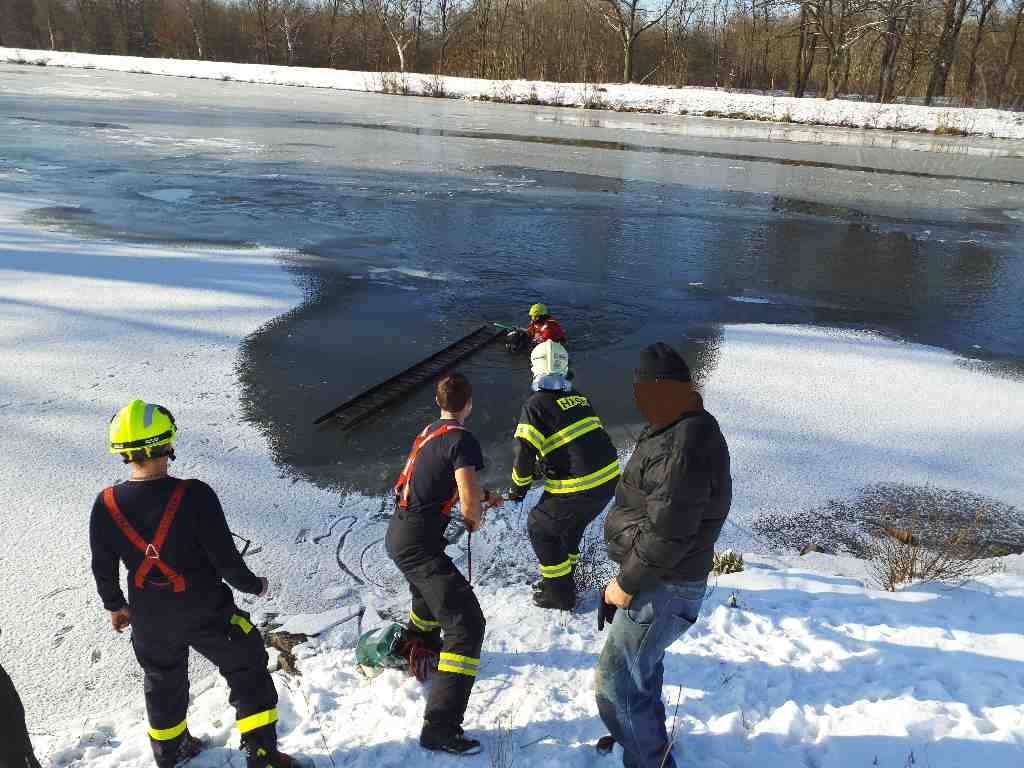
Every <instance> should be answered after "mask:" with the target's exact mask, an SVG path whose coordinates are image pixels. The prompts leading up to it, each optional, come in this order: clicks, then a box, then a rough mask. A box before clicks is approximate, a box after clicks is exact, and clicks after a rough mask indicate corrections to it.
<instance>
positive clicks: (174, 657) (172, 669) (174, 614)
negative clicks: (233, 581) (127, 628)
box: [132, 587, 277, 767]
mask: <svg viewBox="0 0 1024 768" xmlns="http://www.w3.org/2000/svg"><path fill="white" fill-rule="evenodd" d="M224 592H225V593H226V594H225V595H224V599H222V600H220V601H218V602H217V603H216V606H217V607H215V608H213V609H209V608H207V609H206V610H205V611H203V612H201V613H199V615H191V614H189V612H188V610H187V607H186V606H185V605H184V604H180V605H177V606H176V609H175V610H169V607H170V606H169V605H158V606H153V605H145V604H144V605H138V603H139V602H143V601H145V599H146V598H145V597H144V596H140V597H139V598H138V599H137V600H136V603H135V604H133V606H132V614H133V615H132V645H133V646H134V648H135V658H137V659H138V661H139V664H140V665H141V666H142V670H143V673H144V676H145V683H144V685H145V693H146V712H147V713H148V715H149V737H150V743H151V744H152V747H153V756H154V757H155V758H156V762H157V765H159V766H161V767H162V766H165V765H167V766H173V765H174V764H175V762H176V761H177V755H178V749H179V747H180V745H181V740H182V738H183V737H184V735H185V734H186V733H187V732H188V726H187V721H186V714H187V711H188V698H189V697H188V652H189V648H193V649H195V650H196V651H197V652H198V653H199V654H200V655H202V656H205V657H206V658H207V659H209V660H210V661H211V662H213V664H214V665H216V667H217V669H219V670H220V673H221V674H222V675H223V676H224V679H225V680H227V683H228V687H229V688H230V690H231V694H230V702H231V704H232V706H233V707H234V708H235V714H236V716H237V721H238V730H239V731H240V732H241V733H242V737H243V739H245V741H246V742H247V743H251V744H257V745H259V746H262V747H265V748H266V749H268V750H271V749H273V748H275V747H276V746H277V729H276V726H275V723H276V722H277V690H276V689H275V688H274V681H273V680H272V679H271V677H270V673H269V672H268V671H267V661H268V659H267V651H266V649H265V648H264V646H263V638H262V637H261V636H260V633H259V630H257V629H256V627H254V626H253V625H252V624H251V623H250V621H249V615H248V614H247V613H246V612H245V611H243V610H241V609H240V608H238V607H236V606H235V604H234V601H233V600H232V598H231V595H230V592H228V590H227V588H226V587H224ZM161 597H163V596H161ZM165 602H167V603H169V601H165Z"/></svg>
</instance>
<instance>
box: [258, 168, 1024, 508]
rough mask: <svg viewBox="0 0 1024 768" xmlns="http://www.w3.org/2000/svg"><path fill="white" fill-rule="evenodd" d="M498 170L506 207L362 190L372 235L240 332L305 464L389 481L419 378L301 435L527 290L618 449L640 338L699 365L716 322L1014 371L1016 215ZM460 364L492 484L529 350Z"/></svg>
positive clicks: (341, 247)
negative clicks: (946, 353) (901, 343)
mask: <svg viewBox="0 0 1024 768" xmlns="http://www.w3.org/2000/svg"><path fill="white" fill-rule="evenodd" d="M489 170H490V171H492V172H494V173H496V174H498V178H500V179H503V180H505V181H509V180H511V181H515V182H522V181H524V180H529V181H530V184H528V185H526V184H524V185H523V186H521V187H519V188H518V189H517V191H516V193H515V197H514V198H513V199H511V200H510V199H508V197H507V196H505V195H499V194H492V195H486V196H482V197H481V196H476V197H462V198H458V199H457V202H453V201H452V200H451V199H437V198H432V197H430V196H421V197H418V198H413V199H408V200H404V201H402V202H400V203H399V202H396V201H395V200H394V199H375V198H374V197H373V195H372V194H371V195H370V196H368V197H363V198H360V202H359V205H360V206H361V208H360V210H361V212H362V214H363V220H364V221H365V222H366V225H365V226H364V227H363V235H361V237H360V238H356V239H351V240H344V239H337V238H335V239H331V240H325V241H322V242H319V243H316V244H313V245H311V246H310V249H311V250H313V251H315V252H316V253H317V254H318V255H319V256H321V257H323V259H322V261H320V262H318V263H317V264H316V265H314V266H301V267H294V269H295V270H296V273H297V274H298V275H301V279H302V280H303V281H304V282H305V283H306V284H307V285H309V286H311V298H310V301H308V302H307V303H306V304H305V305H303V306H302V307H300V308H298V309H297V310H295V311H293V312H292V313H289V314H288V315H287V316H285V317H283V318H280V319H279V320H278V321H276V322H274V323H272V324H271V325H270V326H268V327H267V328H265V329H263V330H262V331H261V332H259V333H257V334H254V335H253V336H252V337H251V338H250V339H249V340H248V341H247V342H246V344H245V347H244V350H243V355H242V364H241V366H240V374H241V378H242V381H243V383H244V386H245V387H246V389H247V401H248V403H249V409H250V410H249V414H250V416H251V417H252V418H253V419H255V420H256V421H257V422H259V423H261V424H263V425H264V427H265V429H266V433H267V435H268V436H269V437H270V439H271V442H272V445H273V447H274V450H275V452H276V453H277V455H278V457H279V458H280V459H281V460H282V461H283V462H285V463H287V464H289V465H290V466H292V467H293V468H295V469H296V470H297V471H298V472H299V473H301V474H302V475H304V476H306V477H309V478H311V479H313V480H315V481H317V482H320V483H323V484H328V485H340V486H352V485H354V486H355V487H358V488H360V489H362V490H366V491H371V492H379V491H381V490H383V489H384V488H386V487H387V485H388V483H389V482H390V481H391V480H392V479H393V478H392V475H393V474H394V472H395V468H396V465H397V464H398V463H399V462H400V461H401V459H402V456H403V455H404V452H405V451H406V450H407V447H408V442H409V440H410V439H411V436H412V435H413V434H414V433H415V432H416V431H417V430H418V429H419V428H420V427H421V426H422V423H423V422H425V421H427V420H429V419H430V418H431V415H432V413H433V401H432V393H431V392H430V391H429V388H428V389H426V390H421V391H420V392H419V393H417V394H416V395H414V396H412V397H410V398H409V399H408V401H406V402H404V403H401V404H399V405H398V406H396V407H393V408H391V409H389V410H387V411H386V412H384V413H382V414H381V415H380V416H378V417H376V418H375V419H373V420H371V421H369V422H366V423H365V424H364V425H362V426H360V427H359V428H357V429H355V430H353V431H351V432H339V431H337V430H335V429H333V428H332V427H331V426H330V425H329V424H328V425H325V427H321V428H318V429H317V428H313V426H312V421H313V419H314V418H315V417H316V416H317V415H319V413H321V412H324V411H326V410H328V409H330V408H331V407H332V406H334V405H337V404H338V403H340V402H341V401H343V400H345V399H347V398H348V397H350V396H352V395H354V394H356V393H358V392H359V391H361V390H362V389H364V388H366V387H368V386H370V385H372V384H374V383H376V382H377V381H379V380H381V379H384V378H386V377H388V376H389V375H391V374H393V373H394V372H395V371H397V370H401V369H402V368H404V367H405V366H407V365H409V364H411V363H413V362H415V361H416V360H418V359H420V358H422V357H425V356H426V355H428V354H429V353H430V352H432V351H434V350H436V349H438V348H440V347H442V346H444V345H445V344H447V343H449V342H451V341H453V340H455V339H457V338H458V337H459V336H461V335H463V334H464V333H467V332H469V331H471V330H472V329H473V328H474V327H475V325H476V324H478V323H479V322H481V321H485V320H498V321H501V322H506V323H507V322H516V321H519V322H522V321H524V318H523V313H524V310H525V308H526V307H528V306H529V305H530V304H531V303H532V302H533V301H536V300H545V301H547V302H548V303H549V304H551V305H552V306H553V308H554V309H555V311H556V313H557V314H558V316H559V318H560V319H561V320H562V322H563V323H564V324H565V325H566V326H567V328H568V331H569V334H570V339H571V346H570V352H571V354H572V356H573V360H574V363H573V365H574V368H575V369H576V370H577V371H578V377H579V378H578V384H579V386H580V387H581V388H582V389H583V390H584V391H586V392H587V394H588V395H590V396H591V398H592V399H593V400H594V402H595V405H596V407H597V409H598V412H599V413H600V414H601V416H602V417H603V418H604V420H605V421H606V423H608V424H609V425H610V427H611V428H612V430H613V431H614V432H616V433H617V435H618V436H619V437H620V438H621V440H620V441H619V442H620V444H625V443H626V442H628V440H629V437H630V435H631V434H633V433H635V430H636V429H637V427H636V423H637V420H638V416H637V414H636V411H635V406H634V405H633V402H632V390H631V372H632V367H633V364H634V358H635V355H636V352H637V350H638V349H639V348H640V347H641V346H643V345H644V344H646V343H649V342H651V341H653V340H656V339H659V338H663V339H665V340H667V341H670V342H672V343H675V344H678V345H680V346H683V347H684V348H685V349H686V350H687V354H688V356H689V357H690V359H691V360H693V361H694V362H695V364H696V365H697V367H698V368H699V369H704V368H706V367H707V366H708V365H710V364H712V363H713V361H714V359H715V344H716V343H717V334H716V332H715V331H714V324H716V323H732V322H748V321H749V322H784V323H808V324H816V325H830V326H831V325H841V326H852V327H859V328H871V329H875V330H879V331H881V332H883V333H886V334H890V335H893V336H897V337H901V338H906V339H912V340H915V341H921V342H925V343H930V344H935V345H939V346H945V347H949V348H953V349H956V350H959V351H961V352H963V353H965V354H968V355H972V356H974V357H978V356H984V355H989V356H995V357H999V358H1000V359H1001V360H1003V363H1002V364H1003V365H1007V366H1009V367H1010V368H1014V367H1016V366H1019V365H1020V358H1022V357H1024V355H1022V351H1024V349H1022V339H1024V325H1022V318H1024V313H1022V310H1021V308H1020V307H1019V306H1018V302H1017V300H1016V298H1015V297H1017V296H1020V295H1024V294H1022V291H1024V275H1022V271H1021V264H1020V254H1019V252H1018V251H1017V250H1016V249H1015V248H1014V247H1013V246H1012V245H1011V243H1012V241H1013V239H1014V235H1015V233H1016V232H1017V226H1018V225H1016V224H1014V223H1012V222H1009V221H1006V220H1004V221H1002V222H993V223H990V224H987V225H977V224H975V225H972V226H967V225H947V224H941V223H939V224H937V223H936V222H899V223H894V222H892V221H886V220H879V219H878V218H877V217H871V216H868V215H866V214H863V213H860V212H858V211H856V210H852V209H845V208H841V207H825V206H818V205H814V204H810V203H805V202H801V201H794V200H792V199H789V198H782V197H778V196H775V197H766V196H761V195H753V194H728V193H709V192H700V193H694V192H693V191H692V190H690V189H685V188H671V187H668V186H666V185H660V186H655V185H644V184H640V183H637V182H627V181H624V180H622V179H618V180H616V179H606V178H601V177H591V176H588V175H586V174H576V173H562V172H557V171H556V172H551V171H547V172H537V171H534V170H531V169H526V168H521V167H500V168H491V169H489ZM371 191H372V190H371ZM567 191H571V193H572V196H571V197H569V198H567V197H565V194H566V192H567ZM506 194H507V193H506ZM350 204H351V201H347V202H345V203H344V205H350ZM371 262H372V263H374V264H402V265H404V267H403V268H402V269H381V268H379V267H371V268H367V265H368V264H370V263H371ZM353 278H358V279H353ZM976 345H977V346H976ZM979 347H980V349H979ZM462 369H463V370H464V371H465V372H466V373H467V374H468V375H469V376H470V378H471V379H472V381H473V382H474V385H475V387H476V390H477V395H476V396H477V402H478V403H481V404H483V407H478V409H477V410H476V412H475V414H474V417H473V421H472V423H471V424H470V426H471V428H472V429H473V430H474V431H475V432H477V433H478V434H479V436H480V437H481V439H482V441H483V443H484V446H485V452H486V454H487V457H488V463H489V465H490V470H489V473H488V479H491V480H493V481H494V482H501V481H502V479H504V477H505V476H506V474H507V470H508V462H509V458H510V442H511V434H512V431H513V429H514V425H515V422H516V418H517V416H518V409H519V406H520V404H521V401H522V400H523V399H524V397H525V396H526V394H527V386H528V383H529V372H528V363H527V361H526V360H525V359H524V358H516V357H509V356H508V354H507V353H506V352H505V351H504V350H503V349H502V348H501V346H500V345H495V346H493V347H491V348H488V349H486V350H484V351H483V352H481V353H479V354H477V355H476V356H474V357H473V358H472V359H471V360H469V361H467V362H466V363H465V364H464V365H463V366H462Z"/></svg>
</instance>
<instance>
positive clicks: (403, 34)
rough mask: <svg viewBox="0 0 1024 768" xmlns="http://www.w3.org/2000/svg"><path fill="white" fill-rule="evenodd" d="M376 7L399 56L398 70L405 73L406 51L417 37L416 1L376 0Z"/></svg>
mask: <svg viewBox="0 0 1024 768" xmlns="http://www.w3.org/2000/svg"><path fill="white" fill-rule="evenodd" d="M376 7H377V14H378V16H379V17H380V23H381V25H382V26H383V27H384V30H385V31H386V32H387V34H388V37H390V38H391V42H392V43H393V44H394V46H395V52H396V53H397V54H398V68H399V69H400V70H401V71H402V72H405V51H406V49H407V48H408V47H409V43H411V42H412V41H413V39H414V38H415V37H416V23H415V18H414V17H413V12H414V11H415V9H416V0H376ZM421 7H422V6H421Z"/></svg>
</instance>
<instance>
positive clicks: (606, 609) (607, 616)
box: [597, 591, 619, 632]
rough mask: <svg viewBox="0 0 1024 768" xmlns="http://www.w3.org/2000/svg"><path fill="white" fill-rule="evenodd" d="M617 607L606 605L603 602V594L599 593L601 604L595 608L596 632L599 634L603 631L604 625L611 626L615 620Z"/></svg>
mask: <svg viewBox="0 0 1024 768" xmlns="http://www.w3.org/2000/svg"><path fill="white" fill-rule="evenodd" d="M618 610H619V608H618V606H615V605H612V604H611V603H606V602H605V601H604V592H603V591H602V592H601V604H600V605H599V606H598V607H597V631H598V632H601V631H603V630H604V625H605V624H611V623H612V622H613V621H614V620H615V612H616V611H618Z"/></svg>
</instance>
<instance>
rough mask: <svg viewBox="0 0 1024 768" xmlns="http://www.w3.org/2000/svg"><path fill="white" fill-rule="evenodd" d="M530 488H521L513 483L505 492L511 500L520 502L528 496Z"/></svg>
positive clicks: (506, 496)
mask: <svg viewBox="0 0 1024 768" xmlns="http://www.w3.org/2000/svg"><path fill="white" fill-rule="evenodd" d="M529 490H530V489H529V488H520V487H519V486H517V485H513V486H512V487H511V488H509V489H508V491H507V492H506V493H505V498H506V499H508V500H509V501H515V502H520V501H522V500H523V499H525V498H526V492H527V491H529Z"/></svg>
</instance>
